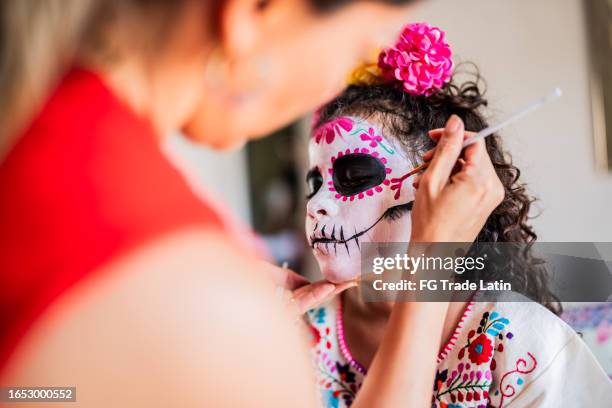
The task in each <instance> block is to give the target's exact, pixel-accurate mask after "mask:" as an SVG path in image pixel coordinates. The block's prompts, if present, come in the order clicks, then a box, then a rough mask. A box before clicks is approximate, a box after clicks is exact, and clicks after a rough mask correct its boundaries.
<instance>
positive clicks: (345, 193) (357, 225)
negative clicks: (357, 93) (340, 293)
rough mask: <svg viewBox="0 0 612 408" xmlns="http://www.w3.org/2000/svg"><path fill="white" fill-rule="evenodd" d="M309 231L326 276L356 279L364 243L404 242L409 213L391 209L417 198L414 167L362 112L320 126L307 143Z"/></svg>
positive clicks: (334, 279) (314, 250)
mask: <svg viewBox="0 0 612 408" xmlns="http://www.w3.org/2000/svg"><path fill="white" fill-rule="evenodd" d="M309 158H310V170H309V172H308V174H307V180H306V181H307V183H308V189H309V197H308V198H309V201H308V204H307V215H306V235H307V238H308V242H309V244H310V246H311V247H312V250H313V253H314V255H315V257H316V259H317V262H318V263H319V267H320V268H321V272H322V273H323V276H324V277H325V278H326V279H327V280H329V281H331V282H343V281H347V280H351V279H354V278H356V277H357V276H358V275H359V273H360V267H361V265H360V260H361V258H360V250H361V245H362V244H363V243H364V242H406V241H408V239H409V238H410V217H409V216H401V217H399V218H397V217H389V216H388V214H389V210H390V209H392V208H393V207H396V206H398V205H403V204H407V203H411V202H412V201H413V200H414V194H415V191H414V188H413V187H412V182H411V180H408V179H406V178H405V177H403V176H404V175H405V174H406V173H408V172H409V171H410V170H411V169H412V168H413V167H414V166H413V165H412V164H411V162H410V161H409V160H408V158H407V156H406V154H405V153H404V151H403V150H402V148H401V146H399V143H398V142H397V141H395V140H394V139H391V138H387V137H385V136H384V135H383V134H382V132H381V131H380V129H379V127H378V126H377V125H376V124H374V123H370V122H368V121H366V120H365V119H362V118H358V117H340V118H336V119H333V120H332V121H330V122H327V123H325V124H323V125H321V126H320V127H318V128H317V129H316V130H315V131H314V134H313V135H312V138H311V140H310V143H309Z"/></svg>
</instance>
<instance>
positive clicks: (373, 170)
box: [333, 153, 387, 196]
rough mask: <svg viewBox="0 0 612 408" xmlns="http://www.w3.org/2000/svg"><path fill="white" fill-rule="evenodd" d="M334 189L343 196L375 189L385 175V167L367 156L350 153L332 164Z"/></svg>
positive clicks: (372, 157)
mask: <svg viewBox="0 0 612 408" xmlns="http://www.w3.org/2000/svg"><path fill="white" fill-rule="evenodd" d="M333 168H334V175H333V181H334V188H335V189H336V191H337V192H338V194H341V195H343V196H352V195H355V194H359V193H362V192H364V191H367V190H369V189H371V188H372V187H376V186H377V185H379V184H380V183H382V182H383V181H385V177H386V175H387V173H386V170H385V165H384V164H382V162H381V161H380V160H379V159H378V158H376V157H374V156H372V155H369V154H365V153H352V154H347V155H345V156H342V157H340V158H338V159H336V161H335V162H334V166H333Z"/></svg>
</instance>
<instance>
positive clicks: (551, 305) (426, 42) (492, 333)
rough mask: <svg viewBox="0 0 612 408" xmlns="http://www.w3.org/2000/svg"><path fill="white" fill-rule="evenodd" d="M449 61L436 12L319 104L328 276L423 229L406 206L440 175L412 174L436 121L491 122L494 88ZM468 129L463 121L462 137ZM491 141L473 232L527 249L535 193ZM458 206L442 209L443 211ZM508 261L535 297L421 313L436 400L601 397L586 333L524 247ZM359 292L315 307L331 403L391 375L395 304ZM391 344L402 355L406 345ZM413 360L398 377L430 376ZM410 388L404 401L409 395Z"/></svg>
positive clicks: (343, 402) (318, 188) (477, 301)
mask: <svg viewBox="0 0 612 408" xmlns="http://www.w3.org/2000/svg"><path fill="white" fill-rule="evenodd" d="M452 68H453V62H452V53H451V50H450V47H449V46H448V44H447V43H446V42H445V39H444V33H443V32H442V31H441V30H439V29H438V28H434V27H430V26H429V25H427V24H411V25H408V26H407V27H405V29H404V30H403V32H402V35H401V36H400V39H399V40H398V42H397V43H396V44H395V45H394V46H393V47H392V48H389V49H386V50H384V51H382V52H381V54H380V57H379V61H378V64H377V65H373V66H372V65H371V66H366V67H364V68H362V69H360V70H358V71H356V73H355V75H354V79H355V81H354V84H353V85H351V86H349V87H348V88H347V89H346V90H345V91H344V92H343V93H342V94H341V95H340V96H338V97H337V98H336V99H334V100H333V101H331V102H329V103H328V104H327V105H325V106H323V107H322V108H321V109H320V110H319V112H318V117H317V118H316V119H315V126H314V131H313V135H312V139H311V141H310V145H309V156H310V170H309V172H308V175H307V182H308V185H309V190H310V194H309V196H308V197H309V201H308V205H307V216H306V234H307V237H308V241H309V244H310V245H311V247H312V250H313V253H314V255H315V257H316V259H317V261H318V263H319V266H320V268H321V271H322V273H323V275H324V277H325V278H326V279H328V280H330V281H332V282H335V283H338V282H344V281H349V280H354V279H355V278H357V276H358V275H359V273H360V270H361V267H360V260H361V259H360V252H361V251H362V249H363V248H362V247H363V245H364V243H367V242H408V241H410V240H411V239H412V240H414V241H415V242H419V241H420V242H426V241H427V239H421V238H423V237H422V236H419V237H418V239H416V238H415V237H414V235H413V234H411V230H414V229H415V227H418V226H419V223H420V222H421V220H420V216H419V218H416V217H412V218H411V216H410V213H411V211H412V209H413V208H414V210H415V211H416V209H417V206H420V205H422V203H423V201H422V200H421V201H419V200H418V199H417V197H418V198H421V197H420V196H421V195H422V193H421V192H420V190H419V195H418V196H417V189H419V188H420V189H426V190H427V191H429V190H430V189H432V188H434V189H435V186H432V184H431V183H430V182H431V180H429V179H428V180H427V182H428V183H429V184H428V185H427V186H426V187H425V186H423V185H422V184H423V183H424V182H425V181H426V180H425V178H430V177H431V175H429V174H427V175H425V176H423V177H424V178H421V179H420V180H419V179H418V178H416V179H413V178H410V177H406V176H405V175H406V174H408V173H409V171H410V170H411V169H413V168H415V167H417V165H419V157H423V160H432V157H433V160H432V162H435V160H436V156H437V155H438V153H437V152H436V151H435V150H432V148H434V146H435V142H436V141H438V140H440V137H441V135H442V134H443V133H444V132H445V131H444V130H442V129H439V128H441V127H443V126H444V124H445V123H446V122H447V121H448V120H449V118H451V116H452V115H457V116H459V117H460V118H461V119H462V120H463V122H464V123H465V127H466V128H467V129H469V130H471V131H474V132H476V131H479V130H481V129H483V128H485V127H487V123H486V122H485V120H484V118H483V115H482V112H481V108H482V107H483V106H485V105H486V100H485V99H484V98H483V96H482V94H481V92H480V90H479V87H478V81H475V82H466V83H463V84H457V83H456V82H453V80H452V78H451V71H452ZM448 128H449V127H448V126H447V128H446V130H448ZM470 134H471V133H470V132H466V137H468V136H469V135H470ZM443 147H445V146H438V149H436V150H440V149H441V148H443ZM484 152H486V153H488V156H489V157H490V163H491V165H492V166H493V168H494V169H495V172H496V173H497V176H498V177H499V179H500V180H501V184H502V185H503V200H502V201H501V204H499V205H498V206H497V208H496V209H495V210H494V211H493V213H492V214H491V215H490V216H489V217H488V219H487V221H486V224H485V225H484V226H483V227H482V228H481V229H480V233H479V234H478V236H477V238H476V240H477V241H482V242H513V243H522V244H526V245H527V246H528V247H529V244H530V243H531V242H533V241H534V240H535V239H536V234H535V232H534V231H533V229H532V228H531V227H530V226H529V225H528V224H527V217H528V213H529V207H530V203H531V201H532V199H531V198H530V197H529V196H528V195H527V194H526V191H525V188H524V187H523V186H522V185H521V184H518V182H517V181H518V177H519V170H518V169H517V168H516V167H515V166H513V165H512V164H511V162H510V160H509V158H508V156H507V155H506V154H505V153H504V151H503V149H502V146H501V142H500V139H499V138H498V137H497V136H493V137H489V138H488V139H487V140H486V151H484ZM486 153H483V154H486ZM474 154H476V153H474V152H468V151H466V152H465V154H464V156H463V157H462V158H461V159H460V160H459V162H458V165H457V166H458V167H459V169H461V172H469V171H470V169H469V161H470V160H471V159H472V157H469V156H470V155H474ZM449 171H450V169H449ZM459 176H460V174H459ZM451 180H452V181H451V182H456V181H458V180H457V179H453V178H451ZM420 184H421V185H420ZM427 191H426V193H427ZM474 191H475V192H476V191H477V190H474ZM456 205H457V206H460V205H462V203H459V202H457V204H456ZM421 208H422V207H419V211H421ZM455 214H456V213H455ZM455 214H453V213H452V212H438V213H436V214H434V216H435V217H437V218H439V219H442V221H444V219H445V218H447V217H448V218H449V219H450V218H452V217H454V216H455ZM440 224H442V225H444V222H441V223H440ZM465 228H466V229H469V228H470V226H469V224H467V223H466V226H465ZM479 228H480V227H479ZM425 238H427V237H425ZM432 241H433V240H432ZM470 241H471V239H470ZM513 263H514V265H513V266H514V268H513V270H515V271H518V272H515V273H517V274H518V280H519V281H521V282H523V288H524V289H525V290H524V293H525V294H526V295H528V296H529V297H530V298H532V299H535V300H536V301H537V303H536V302H532V303H527V302H522V303H508V302H494V301H485V300H484V299H481V298H480V297H479V295H474V296H473V297H472V298H471V300H469V301H466V302H454V303H451V304H450V305H448V306H447V309H446V310H445V313H446V318H445V320H444V323H443V327H442V329H441V330H440V331H436V330H435V327H433V326H432V325H433V324H432V323H430V321H429V320H428V319H427V318H425V319H423V320H422V321H420V322H418V324H416V323H415V327H416V330H415V331H414V332H413V333H412V336H414V337H418V338H420V339H421V343H414V344H421V345H422V344H426V342H427V340H426V338H427V337H428V336H429V342H431V343H434V344H435V345H440V346H439V354H438V355H437V362H436V364H437V368H436V372H435V377H433V378H430V381H431V385H432V388H431V390H432V391H431V405H432V406H435V407H487V406H495V407H506V406H509V405H511V404H512V406H519V407H523V406H533V405H537V406H602V405H604V403H605V401H608V402H609V401H610V398H612V385H611V384H610V382H609V380H608V379H607V377H606V376H605V374H604V373H603V371H602V369H601V368H600V367H599V366H598V364H597V363H596V361H595V360H594V358H593V356H592V355H591V353H590V352H589V351H588V350H587V348H586V347H585V345H584V344H583V343H582V341H581V340H580V339H579V337H578V336H577V335H576V334H575V333H574V332H573V331H572V330H571V329H570V328H569V327H568V326H567V325H565V324H564V323H563V322H562V321H561V320H560V319H558V318H557V316H555V313H558V312H559V306H558V304H557V302H555V298H554V296H553V295H552V293H551V292H550V291H549V290H548V288H547V287H546V285H545V283H544V279H543V270H542V269H541V268H540V267H539V266H538V263H537V260H535V259H534V257H533V256H532V255H531V254H530V253H529V252H527V254H526V255H524V256H521V257H516V258H513ZM360 291H361V289H360V287H357V288H352V289H349V290H347V291H346V292H344V293H343V294H341V295H338V296H336V297H335V298H333V299H332V300H331V301H330V302H328V303H327V304H326V305H324V306H322V307H320V308H316V309H312V310H310V311H309V312H308V313H307V318H308V321H309V324H310V328H311V332H312V334H313V355H314V358H315V362H316V366H317V369H318V376H319V384H320V387H321V390H322V392H323V396H324V399H325V405H326V406H330V407H338V406H348V405H351V404H352V403H353V402H355V403H356V404H357V403H359V404H360V405H365V404H364V403H363V401H362V400H361V399H360V389H362V388H363V389H366V388H368V389H369V390H370V391H371V388H372V387H373V385H372V384H377V386H380V387H381V388H382V387H384V384H385V383H386V382H391V383H394V382H395V381H396V380H395V378H394V376H395V374H396V373H397V371H395V372H393V371H384V370H380V369H379V368H380V364H378V363H377V362H376V359H377V358H378V356H379V354H385V355H386V356H387V357H388V355H389V350H391V349H390V348H389V347H387V346H385V348H384V349H382V348H381V349H380V350H379V346H380V344H381V342H383V340H384V341H387V342H388V341H389V340H388V339H389V338H393V336H396V332H395V330H396V327H397V325H393V326H392V325H391V324H390V322H389V320H390V319H391V320H393V315H392V311H394V308H396V307H397V304H396V305H394V304H392V303H384V302H366V301H364V299H363V293H360ZM440 310H441V309H440ZM394 313H395V312H394ZM390 316H391V318H390ZM432 320H433V316H432ZM388 323H389V324H388ZM439 332H441V338H440V335H439V334H437V333H439ZM423 338H425V340H423ZM398 339H400V338H399V337H398ZM399 341H403V340H398V342H399ZM419 347H421V346H419ZM395 350H396V351H397V352H396V354H395V358H396V361H397V362H398V363H397V364H401V359H402V358H403V355H404V354H405V353H409V352H410V350H407V349H403V350H402V349H399V348H396V349H395ZM423 353H424V354H426V351H425V349H423ZM413 358H414V364H413V365H412V366H407V367H413V368H415V367H416V368H417V369H415V370H414V371H413V372H408V371H405V372H401V373H400V375H401V376H406V377H409V378H410V377H413V378H414V377H416V378H418V377H419V376H423V375H429V373H428V372H427V371H425V372H424V373H423V372H421V371H420V370H418V367H420V365H419V364H418V363H417V361H416V360H417V359H420V358H422V359H427V358H429V357H428V356H424V357H419V356H416V357H413ZM431 358H432V359H433V358H434V356H433V355H432V356H431ZM419 361H420V360H419ZM409 363H410V362H409ZM417 370H418V371H417ZM369 371H371V374H369ZM382 391H384V390H381V392H382ZM412 397H413V395H410V396H409V398H410V400H404V401H402V402H403V403H404V404H406V405H407V406H412V404H411V403H412V402H413V400H412ZM356 398H357V399H356ZM355 399H356V400H355Z"/></svg>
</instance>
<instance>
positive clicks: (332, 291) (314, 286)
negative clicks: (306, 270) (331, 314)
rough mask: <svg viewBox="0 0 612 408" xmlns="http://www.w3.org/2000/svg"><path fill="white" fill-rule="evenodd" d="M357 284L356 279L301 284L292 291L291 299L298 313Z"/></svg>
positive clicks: (304, 311)
mask: <svg viewBox="0 0 612 408" xmlns="http://www.w3.org/2000/svg"><path fill="white" fill-rule="evenodd" d="M294 273H295V272H294ZM355 286H357V281H349V282H343V283H331V282H328V281H318V282H314V283H309V284H307V285H304V286H301V287H299V288H297V289H295V290H294V291H293V297H292V298H291V300H292V301H293V302H295V305H296V306H297V308H298V311H299V313H300V314H303V313H306V312H307V311H308V310H310V309H312V308H314V307H317V306H319V305H320V304H322V303H325V302H326V301H327V300H329V299H331V298H333V297H334V296H336V295H337V294H339V293H340V292H344V291H345V290H347V289H349V288H352V287H355Z"/></svg>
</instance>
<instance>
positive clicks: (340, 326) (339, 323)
mask: <svg viewBox="0 0 612 408" xmlns="http://www.w3.org/2000/svg"><path fill="white" fill-rule="evenodd" d="M343 299H344V297H343V296H342V294H340V299H339V302H338V310H337V312H336V314H337V315H336V332H337V333H338V345H339V347H340V352H341V353H342V355H343V356H344V358H345V359H346V361H348V363H349V365H350V366H351V367H353V368H354V369H355V370H357V372H359V373H361V374H362V375H366V373H367V371H368V370H366V368H365V367H364V366H363V365H362V364H361V363H359V362H358V361H357V360H355V359H354V358H353V355H352V354H351V352H350V350H349V348H348V346H347V345H346V339H345V338H344V323H343V320H342V304H343Z"/></svg>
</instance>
